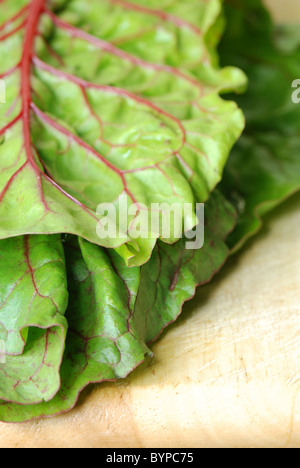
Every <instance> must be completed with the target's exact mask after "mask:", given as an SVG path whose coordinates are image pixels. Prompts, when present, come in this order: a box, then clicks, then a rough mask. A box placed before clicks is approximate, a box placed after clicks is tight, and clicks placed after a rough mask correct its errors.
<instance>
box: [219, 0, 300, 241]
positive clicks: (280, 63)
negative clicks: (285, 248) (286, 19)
mask: <svg viewBox="0 0 300 468" xmlns="http://www.w3.org/2000/svg"><path fill="white" fill-rule="evenodd" d="M226 16H227V23H228V24H227V30H226V34H225V35H224V38H223V40H222V43H221V48H220V55H221V58H222V62H223V63H228V61H229V63H232V64H234V65H236V66H239V67H241V68H242V69H243V70H244V71H245V73H246V74H247V76H248V78H249V89H248V92H247V93H246V94H245V95H241V96H239V97H237V98H236V100H237V102H238V104H239V105H240V107H241V108H242V109H243V111H244V113H245V116H246V122H247V124H246V129H245V131H244V133H243V135H242V137H241V138H240V140H239V141H238V143H237V144H236V145H235V147H234V149H233V151H232V153H231V155H230V158H229V161H228V164H227V166H226V170H225V175H224V179H223V181H222V190H223V192H224V193H225V194H226V196H227V197H228V198H229V199H230V200H231V201H232V202H233V203H234V205H235V206H236V208H237V210H238V212H239V217H238V222H237V227H236V229H235V230H234V231H233V233H232V234H231V236H230V237H229V240H228V242H229V245H230V247H231V248H232V249H234V250H236V249H237V248H239V247H241V246H242V245H243V244H244V242H245V240H246V239H247V238H249V237H250V236H252V235H253V234H255V233H256V232H257V230H258V229H259V228H260V227H261V217H262V215H264V214H265V213H266V212H267V211H269V210H270V209H272V208H274V207H275V206H276V205H277V204H278V203H280V202H281V201H283V200H284V199H286V198H287V197H288V196H290V195H291V194H293V193H294V192H296V191H298V190H299V189H300V105H299V104H295V103H294V102H293V101H292V93H293V91H295V90H294V89H293V88H292V83H293V81H294V80H295V79H297V78H299V76H300V44H299V35H298V33H296V34H295V31H292V30H289V29H288V28H287V29H286V28H282V27H280V28H278V27H275V26H274V25H273V23H272V21H271V19H270V16H269V14H268V12H267V11H266V10H265V9H264V7H263V6H262V3H261V1H260V0H238V1H236V2H234V4H233V3H228V4H226Z"/></svg>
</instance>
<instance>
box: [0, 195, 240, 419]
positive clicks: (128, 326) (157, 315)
mask: <svg viewBox="0 0 300 468" xmlns="http://www.w3.org/2000/svg"><path fill="white" fill-rule="evenodd" d="M234 225H235V211H234V209H233V208H232V206H231V205H230V204H228V203H227V202H226V200H225V199H224V198H223V196H222V195H221V194H219V193H217V192H216V193H215V194H214V195H213V196H212V198H211V200H210V201H209V203H208V204H207V207H206V231H205V232H206V239H205V243H204V247H203V248H202V249H199V250H187V249H186V248H185V247H186V246H185V242H186V239H182V240H181V241H179V242H178V243H176V244H175V245H166V244H164V243H162V242H161V241H159V242H158V244H157V246H156V247H155V249H154V251H153V254H152V257H151V260H150V261H149V262H148V263H147V264H146V265H143V266H142V267H134V268H127V267H126V266H125V265H124V262H123V261H122V259H121V257H120V256H119V255H118V254H116V252H114V251H113V250H106V249H103V248H101V247H99V246H96V245H93V244H90V243H88V242H86V241H84V240H80V241H79V244H78V242H77V241H76V240H75V239H70V240H69V241H68V242H67V244H66V249H65V250H66V258H67V259H68V270H69V278H68V279H69V288H70V303H69V307H68V310H67V313H66V318H67V320H68V323H69V330H68V335H67V339H66V349H65V353H64V358H63V362H62V366H61V388H60V390H59V391H58V393H57V394H56V395H55V397H54V398H53V399H52V400H51V401H48V402H42V403H39V404H36V405H16V404H13V403H9V402H4V401H2V402H1V404H0V419H1V420H2V421H10V422H18V421H24V420H29V419H32V418H38V417H40V416H49V415H54V414H57V413H59V412H64V411H68V410H69V409H71V408H72V407H73V406H74V405H75V404H76V401H77V399H78V395H79V393H80V392H81V390H82V389H83V388H84V387H85V386H86V385H88V384H89V383H91V382H101V381H104V380H114V379H116V378H121V377H125V376H126V375H127V374H128V373H129V372H130V371H132V369H134V368H135V367H136V366H137V365H138V364H140V363H141V362H142V361H143V360H144V357H145V354H149V353H150V354H151V351H149V348H148V347H147V343H149V342H150V341H153V340H154V339H155V338H157V336H158V335H159V334H160V333H161V331H162V329H163V328H165V327H166V326H167V325H168V324H169V323H171V322H173V321H174V320H176V318H177V316H178V315H179V313H180V311H181V308H182V304H183V302H185V301H186V300H188V299H190V298H191V297H193V295H194V293H195V288H196V285H197V284H203V283H206V282H208V281H209V280H210V279H211V277H212V276H213V275H214V274H215V273H216V272H217V271H218V270H219V268H220V267H221V265H222V264H223V263H224V261H225V259H226V258H227V256H228V248H227V246H226V244H225V242H224V239H225V238H226V236H227V234H228V232H229V231H231V230H232V229H233V226H234Z"/></svg>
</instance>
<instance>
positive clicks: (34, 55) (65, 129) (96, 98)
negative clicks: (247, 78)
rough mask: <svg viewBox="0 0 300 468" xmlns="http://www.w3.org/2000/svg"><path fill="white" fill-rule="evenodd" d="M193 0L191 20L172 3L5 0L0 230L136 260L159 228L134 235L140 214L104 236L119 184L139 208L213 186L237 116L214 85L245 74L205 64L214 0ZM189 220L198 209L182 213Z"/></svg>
mask: <svg viewBox="0 0 300 468" xmlns="http://www.w3.org/2000/svg"><path fill="white" fill-rule="evenodd" d="M8 3H9V6H7V4H8ZM200 4H201V14H200V15H199V12H198V11H197V10H198V7H199V2H195V1H193V0H189V1H188V2H186V8H187V11H188V12H189V13H188V16H189V17H190V18H191V21H192V22H191V23H190V22H189V20H188V18H187V19H186V20H185V19H184V18H181V16H179V17H177V16H176V10H177V7H176V8H175V11H173V9H172V8H171V11H170V12H168V11H166V12H164V11H163V10H161V11H160V10H153V11H152V10H150V9H149V8H148V7H143V6H142V5H139V6H138V5H135V4H132V5H131V4H129V3H128V4H127V3H126V2H116V1H113V0H112V1H110V0H102V1H101V2H99V1H98V0H91V1H89V2H83V1H82V0H73V1H68V2H65V1H60V2H54V5H52V4H51V2H47V1H46V0H31V1H29V0H27V1H21V2H19V1H15V0H13V1H11V0H10V1H9V2H8V0H6V1H3V2H1V3H0V16H1V19H2V24H1V25H0V28H1V36H0V52H1V56H2V57H3V60H2V61H1V64H0V78H2V79H4V80H5V82H6V87H7V90H8V95H7V103H6V105H3V106H2V107H1V110H2V117H1V127H0V136H1V137H2V144H1V145H0V161H1V162H0V171H1V175H0V218H1V225H0V238H8V237H12V236H18V235H23V234H37V233H39V234H53V233H71V234H76V235H78V236H81V237H83V238H85V239H87V240H89V241H91V242H93V243H96V244H98V245H102V246H105V247H109V248H112V247H113V248H118V247H120V248H119V250H118V252H119V254H120V255H121V256H123V258H124V259H125V261H126V262H127V264H128V265H130V266H135V265H142V264H143V263H145V262H147V261H148V260H149V258H150V255H151V252H152V250H153V247H154V245H155V241H156V238H158V237H160V238H162V232H161V230H160V229H158V232H153V233H152V236H151V237H150V236H149V237H148V238H147V239H140V238H138V239H136V238H134V236H133V235H132V229H133V224H134V223H133V224H132V221H133V219H135V217H136V214H135V215H132V216H130V217H128V220H127V223H126V226H122V223H121V224H119V223H118V221H116V222H117V228H120V231H121V233H120V236H116V238H112V237H111V236H109V237H107V238H105V239H102V238H100V237H99V236H98V235H97V229H96V228H97V225H98V223H99V218H100V219H102V218H101V215H100V214H99V216H98V215H97V207H98V205H100V204H102V203H112V204H115V205H116V209H117V210H119V207H118V202H119V200H120V198H121V197H122V196H125V198H126V199H127V203H128V205H129V206H130V205H134V206H135V207H136V210H137V212H140V211H141V210H142V208H141V205H142V204H143V205H145V206H146V209H147V210H149V212H151V209H152V208H151V204H152V203H161V202H164V201H165V200H166V199H167V200H168V202H169V203H170V204H172V203H173V202H176V203H178V204H180V205H181V207H182V209H183V207H184V203H191V204H195V203H196V202H200V201H201V202H202V201H205V200H206V199H207V198H208V196H209V193H210V192H211V190H212V189H213V188H214V187H215V185H216V184H217V183H218V182H219V181H220V179H221V174H222V171H223V168H224V165H225V162H226V159H227V157H228V153H229V151H230V149H231V147H232V145H233V144H234V142H235V141H236V139H237V137H238V136H239V134H240V133H241V131H242V129H243V124H244V123H243V116H242V114H241V112H240V110H238V108H237V106H236V104H235V103H233V102H226V101H224V100H223V99H221V98H220V96H219V92H220V90H221V89H224V88H226V89H228V88H231V89H234V88H236V87H238V86H242V84H243V83H244V75H243V74H242V73H241V72H239V71H238V70H235V69H233V68H227V69H224V70H220V69H218V68H216V67H215V66H214V64H213V63H212V62H213V59H212V58H210V54H209V50H208V48H207V46H206V40H205V37H206V32H207V31H208V30H209V28H210V25H211V24H212V23H214V21H215V18H216V16H217V15H218V13H219V9H220V5H219V1H216V0H214V1H210V2H204V1H201V2H200ZM174 5H177V2H175V3H174ZM177 6H178V5H177ZM83 7H84V8H83ZM167 10H168V9H167ZM179 10H180V9H179ZM151 11H152V12H151ZM55 12H56V13H55ZM178 13H179V11H178ZM193 13H195V17H194V18H192V16H193ZM108 17H109V18H110V20H109V21H107V18H108ZM144 31H148V32H149V31H151V33H150V39H149V38H148V39H149V40H150V42H151V47H149V48H147V49H145V48H143V47H142V48H140V45H142V44H143V40H144V39H143V38H142V36H141V34H142V35H143V33H144ZM128 35H129V36H130V37H131V41H130V44H131V46H130V47H129V46H128V44H127V42H126V39H127V38H128ZM179 36H180V37H181V40H180V41H179V47H178V45H177V41H176V42H174V41H175V38H177V37H179ZM153 37H156V38H157V40H153ZM133 38H135V41H136V42H137V43H138V44H139V46H138V47H137V49H136V48H134V47H133V44H132V41H133ZM171 39H172V41H171V42H172V43H173V46H172V47H171V48H170V50H168V51H167V50H166V55H164V54H163V56H161V51H162V50H163V49H162V44H164V43H166V42H168V41H169V40H171ZM124 41H125V42H124ZM126 44H127V45H126ZM122 45H123V48H122V47H121V46H122ZM128 47H129V49H132V48H133V49H134V50H130V51H128V50H125V49H126V48H128ZM192 50H193V51H194V52H193V53H192ZM191 53H192V56H191ZM197 54H198V57H197V60H200V61H202V62H203V64H202V66H201V67H198V68H199V70H198V73H197V78H199V79H197V78H196V77H194V76H193V71H194V68H195V67H196V63H195V56H197ZM171 56H174V57H173V60H172V59H171ZM204 57H205V60H204ZM203 60H204V61H203ZM181 64H184V65H185V64H187V65H188V64H190V65H189V68H190V69H191V70H189V71H188V72H187V71H183V70H182V69H181V67H180V65H181ZM192 65H193V66H192ZM202 68H203V70H202V72H201V69H202ZM120 209H121V208H120ZM25 212H26V217H24V213H25ZM149 214H150V213H149ZM162 216H163V214H162V213H161V217H162ZM117 219H119V218H117ZM196 223H197V219H196V214H195V212H194V213H193V214H192V215H191V216H190V219H189V225H190V226H191V227H193V226H195V224H196ZM123 237H124V238H123ZM163 240H164V241H166V242H168V243H172V242H175V241H176V240H178V236H176V233H175V232H171V233H170V237H168V238H167V239H163ZM121 246H122V247H121Z"/></svg>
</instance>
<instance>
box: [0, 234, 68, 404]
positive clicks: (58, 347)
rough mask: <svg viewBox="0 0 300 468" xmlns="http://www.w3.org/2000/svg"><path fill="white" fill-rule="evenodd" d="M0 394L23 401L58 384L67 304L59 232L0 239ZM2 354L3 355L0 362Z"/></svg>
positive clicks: (46, 394) (48, 393) (43, 395)
mask: <svg viewBox="0 0 300 468" xmlns="http://www.w3.org/2000/svg"><path fill="white" fill-rule="evenodd" d="M0 262H1V268H0V302H1V306H0V339H1V340H2V342H4V343H5V355H4V356H3V355H2V359H1V363H0V398H1V399H4V400H8V401H16V402H18V403H22V404H29V403H38V402H40V401H43V400H45V401H47V400H49V399H51V398H52V397H53V396H54V395H55V394H56V392H57V391H58V389H59V387H60V376H59V370H60V364H61V361H62V355H63V351H64V345H65V337H66V332H67V322H66V319H65V317H64V313H65V311H66V307H67V302H68V293H67V281H66V269H65V260H64V251H63V247H62V244H61V241H60V237H59V236H45V235H41V236H24V237H18V238H12V239H7V240H2V241H0ZM3 358H5V360H4V362H2V361H3Z"/></svg>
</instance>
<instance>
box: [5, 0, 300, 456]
mask: <svg viewBox="0 0 300 468" xmlns="http://www.w3.org/2000/svg"><path fill="white" fill-rule="evenodd" d="M297 2H298V0H295V1H290V2H287V1H285V7H284V9H285V8H286V7H287V4H289V6H291V8H292V4H294V6H296V3H297ZM269 3H270V2H269ZM271 3H272V4H273V6H274V3H276V2H274V0H271ZM278 5H279V7H280V3H279V2H278ZM295 12H296V10H295ZM299 13H300V11H299V6H298V17H299V16H300V14H299ZM279 16H280V15H279ZM293 16H295V15H294V14H293ZM296 78H297V77H296ZM298 78H300V77H298ZM299 206H300V196H299V195H298V196H295V197H293V199H291V200H289V201H288V202H286V203H285V204H284V205H282V207H280V208H279V209H277V210H276V211H275V212H274V213H273V214H272V215H271V216H269V217H268V218H267V220H266V224H265V227H264V229H263V231H262V232H261V234H260V235H258V237H256V238H255V239H254V240H253V241H252V242H250V244H248V246H247V249H245V250H244V251H243V252H242V253H240V254H239V255H237V256H235V257H233V258H232V259H231V260H230V261H229V262H228V264H227V265H226V266H225V267H224V269H223V270H222V271H221V273H220V274H218V275H217V276H216V277H215V279H214V281H213V282H212V283H211V284H210V285H207V286H205V287H201V288H199V289H198V291H197V294H196V297H195V298H194V299H193V300H192V301H191V302H189V303H187V304H186V306H185V307H184V310H183V313H182V315H181V317H180V318H179V320H178V322H176V323H175V324H173V325H172V326H171V327H169V328H168V329H167V330H166V331H165V333H164V334H163V336H162V337H161V338H160V340H159V341H158V342H156V343H155V344H154V345H153V346H152V349H153V351H154V353H155V357H154V358H153V359H152V360H148V361H146V362H145V363H144V364H143V365H142V366H141V367H140V368H138V369H137V370H136V371H135V372H134V373H132V374H131V375H130V376H129V377H128V378H127V379H125V380H123V381H120V382H117V383H106V384H102V385H99V386H96V387H95V386H94V387H91V388H89V389H87V391H85V392H84V395H83V397H82V398H80V403H79V405H78V406H77V407H76V408H75V409H74V410H73V411H71V412H70V413H67V414H65V415H61V416H58V417H54V418H49V419H44V420H40V421H34V422H29V423H25V424H4V423H0V447H1V448H4V447H7V448H27V447H28V448H78V447H85V448H99V447H109V448H114V447H116V448H121V447H136V448H137V447H151V448H154V447H155V448H158V447H161V448H166V447H169V448H170V447H173V448H184V447H186V448H195V447H228V448H242V447H245V448H246V447H255V448H259V447H261V448H271V447H272V448H276V447H279V448H283V447H297V448H299V447H300V395H299V389H300V210H299Z"/></svg>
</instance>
